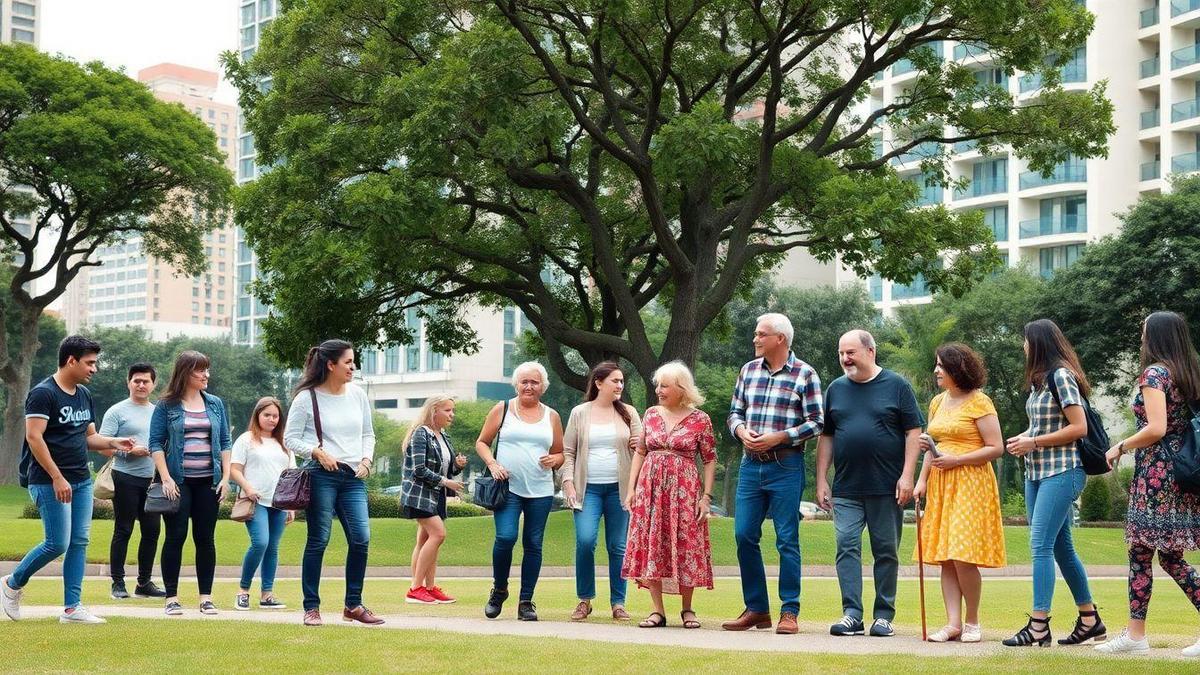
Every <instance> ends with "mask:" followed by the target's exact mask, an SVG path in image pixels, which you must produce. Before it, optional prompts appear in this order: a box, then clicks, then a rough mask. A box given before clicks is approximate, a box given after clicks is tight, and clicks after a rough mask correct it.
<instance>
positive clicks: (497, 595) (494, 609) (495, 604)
mask: <svg viewBox="0 0 1200 675" xmlns="http://www.w3.org/2000/svg"><path fill="white" fill-rule="evenodd" d="M507 599H508V589H506V588H505V589H496V588H493V589H492V593H491V595H489V596H488V601H487V604H486V605H484V606H483V615H484V616H486V617H487V618H489V619H494V618H496V617H498V616H500V610H501V609H503V608H504V601H505V600H507Z"/></svg>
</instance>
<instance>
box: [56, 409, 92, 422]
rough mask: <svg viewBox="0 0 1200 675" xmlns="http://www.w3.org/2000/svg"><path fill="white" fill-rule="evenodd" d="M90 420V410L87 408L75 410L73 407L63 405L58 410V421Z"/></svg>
mask: <svg viewBox="0 0 1200 675" xmlns="http://www.w3.org/2000/svg"><path fill="white" fill-rule="evenodd" d="M90 421H92V411H91V410H90V409H88V408H84V409H83V410H75V408H74V407H72V406H69V405H64V406H63V407H62V408H60V409H59V411H58V423H59V424H70V423H72V422H74V423H78V422H90Z"/></svg>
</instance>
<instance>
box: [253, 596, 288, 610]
mask: <svg viewBox="0 0 1200 675" xmlns="http://www.w3.org/2000/svg"><path fill="white" fill-rule="evenodd" d="M258 606H259V608H260V609H287V605H285V604H283V603H282V602H280V601H279V599H278V598H276V597H275V596H273V595H268V596H267V597H266V598H264V599H261V600H259V601H258Z"/></svg>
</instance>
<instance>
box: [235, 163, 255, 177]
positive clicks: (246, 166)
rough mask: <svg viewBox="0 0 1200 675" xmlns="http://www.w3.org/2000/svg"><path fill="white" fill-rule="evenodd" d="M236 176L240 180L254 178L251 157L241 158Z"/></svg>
mask: <svg viewBox="0 0 1200 675" xmlns="http://www.w3.org/2000/svg"><path fill="white" fill-rule="evenodd" d="M238 178H239V179H241V180H247V179H250V178H254V160H253V159H243V160H242V161H240V162H238Z"/></svg>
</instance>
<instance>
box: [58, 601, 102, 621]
mask: <svg viewBox="0 0 1200 675" xmlns="http://www.w3.org/2000/svg"><path fill="white" fill-rule="evenodd" d="M58 622H59V623H108V622H107V621H105V620H104V619H102V618H100V617H98V616H96V615H95V614H92V613H91V612H89V611H87V608H86V607H84V606H83V605H77V606H76V607H75V609H72V610H71V611H69V612H63V613H62V614H60V615H59V616H58Z"/></svg>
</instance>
